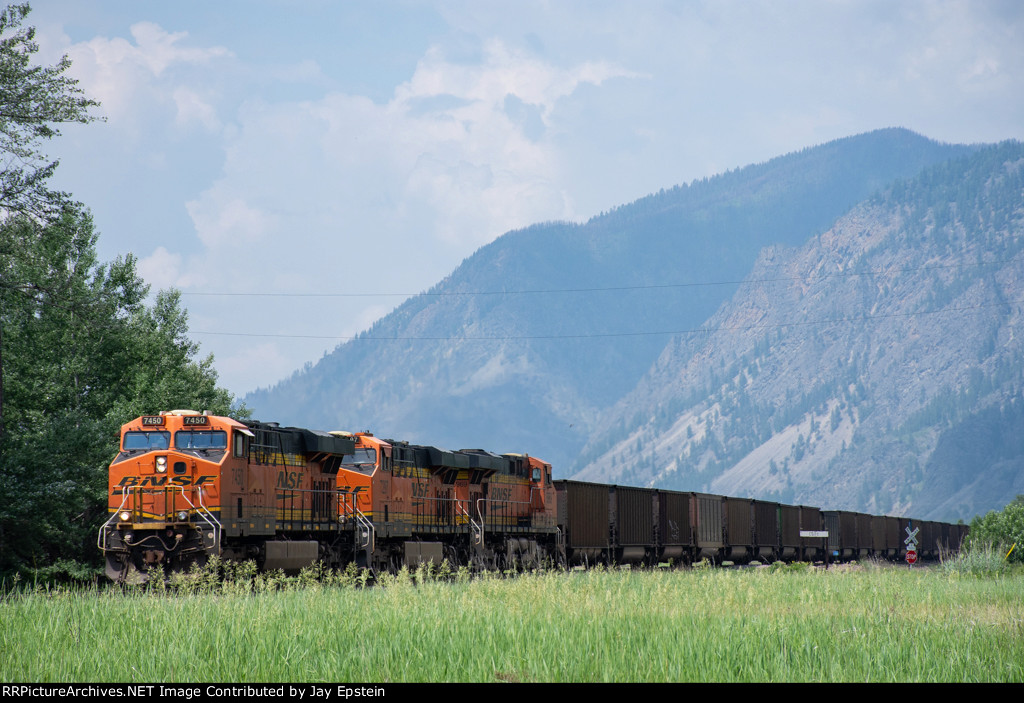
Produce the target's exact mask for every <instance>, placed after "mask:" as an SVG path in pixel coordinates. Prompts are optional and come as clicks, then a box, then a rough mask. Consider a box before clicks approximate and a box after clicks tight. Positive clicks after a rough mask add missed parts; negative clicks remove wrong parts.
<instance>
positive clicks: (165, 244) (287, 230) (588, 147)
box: [27, 0, 1024, 395]
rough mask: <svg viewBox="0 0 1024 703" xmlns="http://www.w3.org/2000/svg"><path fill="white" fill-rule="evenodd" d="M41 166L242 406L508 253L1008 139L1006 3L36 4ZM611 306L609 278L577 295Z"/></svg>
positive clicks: (1020, 70)
mask: <svg viewBox="0 0 1024 703" xmlns="http://www.w3.org/2000/svg"><path fill="white" fill-rule="evenodd" d="M27 24H29V25H32V26H35V27H36V30H37V35H36V37H37V40H38V42H39V45H40V51H39V53H38V54H37V57H38V60H39V61H40V62H43V63H46V64H53V63H56V62H57V61H58V60H59V59H60V57H61V56H62V55H65V54H66V55H67V56H68V57H69V58H70V59H71V61H72V68H71V69H70V74H71V75H72V76H73V77H75V78H76V79H78V80H79V86H80V87H81V88H82V89H83V90H84V92H85V94H86V95H87V96H89V97H91V98H94V99H96V100H98V101H99V102H100V103H101V107H100V108H99V109H98V110H96V111H95V114H96V115H97V116H102V117H103V118H104V119H103V121H97V122H94V123H92V124H89V125H68V126H65V127H63V128H62V130H61V131H62V134H61V136H60V137H59V138H57V139H56V140H53V141H51V142H49V143H47V144H46V145H45V148H46V150H47V152H48V153H49V154H50V156H52V157H54V158H58V159H59V160H60V162H61V165H60V168H59V169H58V172H57V174H56V176H55V178H54V181H53V185H54V186H56V187H58V188H60V189H62V190H66V191H68V192H70V193H72V194H73V195H74V197H75V198H76V199H77V200H79V201H81V202H83V203H85V204H86V206H88V207H89V209H90V210H91V212H92V214H93V218H94V221H95V225H96V228H97V230H98V232H99V233H100V240H99V246H98V249H99V254H100V256H101V258H102V259H104V260H111V259H113V258H115V257H117V256H126V255H132V256H134V257H136V258H137V260H138V270H139V272H140V273H141V274H142V276H143V277H144V278H145V279H146V281H147V282H148V283H149V284H151V286H152V289H153V291H156V290H161V289H165V288H170V287H174V288H177V289H178V290H180V291H181V292H182V301H183V303H184V305H185V306H186V307H187V308H188V310H189V321H190V330H191V332H190V334H191V336H192V338H193V339H194V340H195V341H196V342H198V343H200V344H201V349H202V351H201V354H202V355H203V356H205V355H206V354H209V353H212V354H213V355H214V357H215V367H216V369H217V371H218V373H219V376H220V383H221V385H223V386H225V387H226V388H228V389H229V390H230V391H232V392H233V393H235V394H236V395H242V394H244V393H246V392H248V391H250V390H253V389H255V388H258V387H266V386H270V385H273V384H274V383H275V382H277V381H278V380H280V379H282V378H286V377H287V376H289V375H290V374H291V373H292V372H294V371H295V370H296V369H299V368H301V367H302V366H303V365H305V364H308V363H315V362H316V361H317V360H319V359H320V358H321V357H322V356H323V355H324V354H325V353H327V352H329V351H330V350H332V349H334V348H335V347H336V346H337V345H338V344H340V343H343V342H344V341H345V339H346V338H347V337H351V336H353V335H355V334H357V333H359V332H360V331H362V330H364V329H366V328H368V327H369V326H370V325H371V324H372V323H373V322H374V320H376V319H378V318H380V317H381V316H383V315H385V314H387V313H388V312H390V311H391V310H392V309H394V308H395V307H396V306H398V305H399V304H400V303H401V302H402V301H403V300H404V299H405V298H406V297H408V296H409V295H410V294H415V293H418V292H421V291H425V290H427V289H429V288H430V287H431V286H432V285H434V284H435V283H437V282H438V281H440V280H441V279H443V278H444V277H445V276H446V275H448V274H449V273H450V272H451V271H452V270H453V269H454V268H455V267H456V266H458V264H459V263H460V262H461V261H462V260H463V259H464V258H466V257H468V256H469V255H470V254H472V253H473V252H474V251H475V250H476V249H478V248H479V247H481V246H483V245H485V244H487V243H488V242H491V241H493V240H494V239H495V238H496V237H498V236H500V235H501V234H503V233H505V232H507V231H509V230H513V229H518V228H522V227H526V226H529V225H530V224H533V223H536V222H542V221H551V220H568V221H574V222H583V221H586V220H587V219H589V218H591V217H593V216H595V215H597V214H599V213H601V212H603V211H606V210H610V209H612V208H614V207H616V206H618V205H621V204H625V203H628V202H631V201H633V200H636V199H637V198H640V197H642V196H644V195H646V194H648V193H651V192H655V191H657V190H659V189H661V188H670V187H671V186H673V185H676V184H680V183H688V182H690V181H692V180H694V179H700V178H703V177H706V176H711V175H714V174H717V173H721V172H723V171H726V170H728V169H733V168H737V167H742V166H745V165H747V164H751V163H759V162H763V161H766V160H768V159H770V158H772V157H775V156H779V155H782V154H785V153H788V152H791V151H795V150H799V149H802V148H805V147H808V146H813V145H816V144H821V143H824V142H827V141H831V140H833V139H838V138H841V137H845V136H850V135H853V134H859V133H863V132H867V131H871V130H874V129H880V128H884V127H894V126H900V127H907V128H909V129H912V130H914V131H916V132H918V133H920V134H923V135H924V136H927V137H930V138H932V139H936V140H939V141H944V142H951V143H977V142H995V141H1001V140H1004V139H1024V3H1021V2H1019V1H1018V0H1001V1H985V0H968V1H965V2H955V1H951V0H943V1H942V2H937V1H936V2H920V1H916V0H904V1H901V2H895V3H894V2H892V1H891V0H882V1H878V2H875V1H867V0H865V1H852V0H850V1H838V2H823V1H822V0H812V1H805V0H790V1H787V2H779V1H778V0H772V1H770V2H756V1H749V0H748V1H743V2H730V1H728V0H714V1H711V2H685V1H683V0H671V1H667V2H654V1H641V0H631V1H630V2H600V1H597V0H587V1H585V2H568V1H567V2H554V1H539V0H538V1H531V0H515V1H513V2H502V1H498V0H495V1H493V2H479V1H478V0H470V1H467V2H459V1H455V0H452V1H447V2H412V1H406V0H374V1H373V2H362V1H352V2H334V1H328V0H311V1H307V2H302V3H294V2H284V1H283V0H246V1H245V2H241V1H237V0H226V1H220V2H216V3H210V2H198V1H188V0H184V1H182V2H177V3H155V2H138V0H131V1H130V2H129V1H125V0H103V1H102V2H100V1H99V0H47V1H46V2H42V1H40V2H37V3H36V4H35V6H34V8H33V12H32V13H31V14H30V15H29V18H28V22H27ZM598 284H601V285H614V282H608V281H601V282H595V285H598Z"/></svg>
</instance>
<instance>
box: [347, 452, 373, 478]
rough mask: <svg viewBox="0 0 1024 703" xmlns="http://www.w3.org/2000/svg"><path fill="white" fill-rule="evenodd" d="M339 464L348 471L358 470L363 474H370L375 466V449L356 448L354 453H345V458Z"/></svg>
mask: <svg viewBox="0 0 1024 703" xmlns="http://www.w3.org/2000/svg"><path fill="white" fill-rule="evenodd" d="M341 466H342V468H345V469H348V470H349V471H359V472H361V473H364V474H372V473H373V470H374V469H375V468H377V450H376V449H365V448H359V449H356V453H355V454H346V455H345V458H344V459H343V460H342V462H341Z"/></svg>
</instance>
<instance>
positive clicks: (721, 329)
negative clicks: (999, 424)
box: [189, 300, 1024, 342]
mask: <svg viewBox="0 0 1024 703" xmlns="http://www.w3.org/2000/svg"><path fill="white" fill-rule="evenodd" d="M1021 304H1024V300H1009V301H1004V302H999V303H986V304H983V305H970V306H965V307H958V308H943V309H942V310H915V311H912V312H894V313H880V314H877V315H862V316H860V317H837V318H831V319H822V320H802V321H797V322H777V323H771V324H752V325H722V326H719V327H698V328H696V329H688V330H658V331H653V332H607V333H602V332H596V333H588V334H538V335H494V336H486V337H467V336H461V337H370V336H366V335H360V336H340V335H337V336H336V335H316V334H272V333H260V332H205V331H203V332H200V331H195V332H189V334H204V335H214V336H223V337H271V338H278V339H328V340H348V341H360V342H361V341H380V342H399V341H409V342H412V341H416V342H445V341H451V342H455V341H458V342H462V341H467V342H468V341H518V340H540V339H597V338H606V337H649V336H656V335H669V336H672V335H696V334H710V333H712V332H727V331H739V330H752V329H778V328H782V327H802V326H810V325H834V324H845V323H851V322H869V321H872V320H881V319H886V318H894V317H916V316H924V315H940V314H943V313H950V312H968V311H976V310H982V309H985V308H994V307H1001V306H1004V305H1021Z"/></svg>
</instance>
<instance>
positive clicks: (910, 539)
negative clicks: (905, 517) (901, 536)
mask: <svg viewBox="0 0 1024 703" xmlns="http://www.w3.org/2000/svg"><path fill="white" fill-rule="evenodd" d="M906 530H907V538H906V539H905V540H903V544H906V545H908V546H909V545H910V544H915V545H916V544H917V533H918V532H920V531H921V528H920V527H915V528H914V529H913V531H911V529H910V526H909V525H908V526H907V528H906Z"/></svg>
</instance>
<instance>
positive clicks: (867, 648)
mask: <svg viewBox="0 0 1024 703" xmlns="http://www.w3.org/2000/svg"><path fill="white" fill-rule="evenodd" d="M320 576H321V578H318V579H317V578H311V576H310V574H309V573H308V572H307V575H306V581H305V583H301V582H300V580H299V579H295V580H292V581H287V580H284V579H282V578H281V577H280V576H276V577H275V576H267V577H265V578H263V580H262V581H256V580H255V579H253V580H249V581H246V580H245V579H236V580H235V581H234V582H233V583H234V585H231V586H230V587H226V586H223V585H221V586H216V585H208V586H207V587H205V592H204V588H200V587H195V588H191V589H189V588H179V589H178V590H176V591H168V592H166V593H160V592H159V591H158V589H154V590H151V591H148V592H146V591H141V590H137V591H127V592H118V591H113V590H111V591H105V592H97V591H81V590H80V591H45V590H41V591H36V592H25V593H10V594H8V595H7V596H6V597H5V598H4V600H3V601H2V603H0V678H2V679H3V680H4V681H138V682H152V681H269V682H277V681H361V682H377V681H385V682H386V681H1017V682H1020V681H1024V599H1022V594H1024V574H1022V573H1021V572H1020V571H1015V572H1010V573H1008V574H1001V575H995V576H992V577H990V578H961V577H960V576H959V575H957V574H949V573H945V572H943V571H941V570H938V569H920V568H918V569H906V568H884V569H870V568H868V569H863V568H861V569H853V570H851V569H832V570H829V571H827V572H826V571H822V570H816V569H808V570H803V571H798V570H792V569H777V570H773V569H744V570H720V569H703V570H690V571H671V570H659V571H622V572H619V571H589V572H569V573H561V572H549V573H538V574H527V575H523V576H520V577H517V578H514V579H505V578H500V577H496V576H494V575H488V576H484V577H482V578H473V579H468V578H465V576H466V575H465V574H463V575H462V576H463V577H462V578H459V575H458V574H450V577H451V578H450V579H449V580H436V579H433V578H431V576H430V574H428V573H426V572H425V571H424V570H420V571H418V572H412V573H410V572H403V573H401V574H399V575H398V576H395V577H389V578H387V579H384V582H383V583H382V584H380V585H378V586H375V587H370V588H358V587H355V586H358V583H359V579H358V574H349V576H348V577H345V576H344V575H339V574H335V575H332V576H331V577H330V578H333V579H335V580H334V581H331V580H330V579H326V581H327V583H326V585H325V579H324V578H322V577H323V576H324V574H321V575H320ZM245 584H248V585H245Z"/></svg>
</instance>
